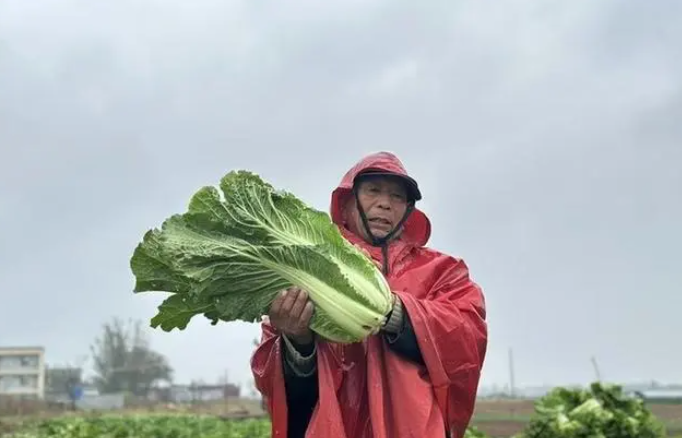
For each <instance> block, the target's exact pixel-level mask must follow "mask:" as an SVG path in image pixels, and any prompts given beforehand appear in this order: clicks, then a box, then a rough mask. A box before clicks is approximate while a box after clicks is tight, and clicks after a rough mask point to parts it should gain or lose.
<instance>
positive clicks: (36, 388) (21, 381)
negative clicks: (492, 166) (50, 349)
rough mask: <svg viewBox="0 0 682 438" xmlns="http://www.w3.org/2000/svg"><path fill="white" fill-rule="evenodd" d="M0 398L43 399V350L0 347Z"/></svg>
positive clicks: (38, 348)
mask: <svg viewBox="0 0 682 438" xmlns="http://www.w3.org/2000/svg"><path fill="white" fill-rule="evenodd" d="M0 396H19V397H22V398H29V399H42V398H44V396H45V350H44V349H43V348H42V347H0Z"/></svg>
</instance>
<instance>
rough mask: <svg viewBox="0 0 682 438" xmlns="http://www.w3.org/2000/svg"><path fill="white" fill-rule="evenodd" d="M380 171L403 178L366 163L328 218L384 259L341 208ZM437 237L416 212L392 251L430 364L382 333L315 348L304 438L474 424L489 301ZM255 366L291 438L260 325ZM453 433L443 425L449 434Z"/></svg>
mask: <svg viewBox="0 0 682 438" xmlns="http://www.w3.org/2000/svg"><path fill="white" fill-rule="evenodd" d="M367 169H376V170H382V171H388V172H393V173H397V174H401V175H407V173H406V171H405V169H404V168H403V165H402V163H401V162H400V161H399V160H398V158H397V157H395V156H394V155H392V154H390V153H379V154H374V155H371V156H369V157H366V158H365V159H364V160H362V161H361V162H360V163H358V164H357V165H356V166H355V167H353V168H352V169H351V170H350V171H349V172H348V173H347V174H346V175H345V176H344V178H343V180H342V182H341V184H340V186H339V187H338V188H337V189H336V190H335V191H334V192H333V194H332V202H331V216H332V219H333V220H334V222H335V223H336V224H337V225H338V226H339V228H341V231H342V232H343V233H344V236H345V237H346V238H347V239H348V240H350V241H351V242H353V243H357V244H359V245H361V246H362V247H364V248H365V249H366V250H367V251H368V252H369V253H370V254H371V255H372V257H373V258H375V259H376V260H377V261H381V262H382V260H381V257H382V255H381V250H380V248H377V247H373V246H371V245H369V244H367V243H365V242H364V241H362V240H361V239H360V238H359V237H357V236H355V235H353V234H351V233H350V232H349V231H348V230H346V229H345V228H343V226H342V221H341V209H342V207H343V205H344V204H343V203H344V202H345V200H346V199H347V196H349V195H350V194H351V189H352V186H353V180H354V178H355V177H356V176H357V175H358V174H359V173H360V172H362V171H364V170H367ZM430 234H431V226H430V222H429V220H428V218H427V217H426V215H425V214H424V213H423V212H421V211H420V210H418V209H415V210H414V212H413V213H412V215H411V216H410V218H409V219H408V220H407V221H406V222H405V225H404V231H403V233H402V235H401V236H400V238H398V239H397V240H394V241H393V242H391V243H390V246H389V252H388V254H389V256H388V259H389V264H388V266H389V268H390V269H389V274H388V275H387V280H388V282H389V284H390V286H391V288H392V290H393V291H394V292H395V293H396V294H397V295H398V296H399V297H400V299H401V300H402V301H403V305H404V310H405V312H406V313H407V315H409V320H410V322H411V324H412V327H413V330H414V332H415V334H416V338H417V342H418V345H419V349H420V350H421V354H422V357H423V359H424V364H425V365H420V364H417V363H414V362H410V361H407V360H405V359H404V358H402V357H400V356H398V355H397V354H396V353H395V352H393V351H392V350H391V349H390V348H389V346H388V345H387V342H386V340H385V339H384V338H383V337H382V336H381V335H376V336H371V337H370V338H368V339H367V340H366V341H364V342H362V343H356V344H351V345H340V344H333V343H328V342H323V341H318V346H317V378H318V385H319V399H318V400H319V401H318V403H317V405H316V407H315V410H314V412H313V415H312V418H311V420H310V423H309V426H308V429H307V434H306V438H313V437H314V438H408V437H409V438H430V437H438V438H441V437H443V436H445V430H446V428H447V429H449V430H450V431H451V433H452V437H453V438H459V437H462V436H463V435H464V432H465V430H466V427H467V425H468V423H469V420H470V419H471V415H472V413H473V409H474V403H475V399H476V392H477V388H478V383H479V378H480V373H481V368H482V366H483V361H484V358H485V354H486V349H487V325H486V321H485V318H486V310H485V301H484V297H483V294H482V291H481V289H480V288H479V286H478V285H476V284H475V283H474V282H473V281H472V280H471V278H470V277H469V271H468V268H467V266H466V265H465V263H464V262H463V261H462V260H459V259H456V258H453V257H450V256H448V255H445V254H442V253H439V252H437V251H434V250H432V249H428V248H425V247H424V245H425V244H426V243H427V241H428V239H429V237H430ZM262 330H263V337H262V340H261V343H260V345H259V346H258V347H257V349H256V351H255V353H254V355H253V357H252V360H251V368H252V372H253V375H254V378H255V383H256V387H257V388H258V390H259V391H260V392H261V393H262V394H263V396H264V398H265V399H266V400H267V408H268V411H269V413H270V416H271V419H272V436H273V437H280V438H286V436H287V401H286V394H285V386H284V371H283V367H282V356H281V355H282V354H284V344H283V342H282V341H281V338H280V337H279V336H278V333H277V332H276V331H275V329H274V328H273V327H272V326H270V325H268V324H267V323H263V325H262ZM446 425H447V426H446Z"/></svg>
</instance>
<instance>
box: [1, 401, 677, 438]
mask: <svg viewBox="0 0 682 438" xmlns="http://www.w3.org/2000/svg"><path fill="white" fill-rule="evenodd" d="M649 408H650V409H651V410H652V412H653V413H654V414H655V415H656V416H657V417H659V418H660V419H662V420H663V421H665V423H666V424H667V426H668V432H669V436H671V437H678V438H682V405H665V404H652V405H650V406H649ZM532 414H533V405H532V403H531V402H528V401H480V402H479V403H478V404H477V407H476V413H475V416H474V421H473V425H475V426H476V427H478V428H479V429H481V430H482V431H483V432H485V433H487V434H489V435H490V436H492V437H495V438H507V437H510V436H511V435H513V434H515V433H517V432H519V431H521V430H522V429H523V427H524V425H525V423H526V422H527V421H528V418H529V417H530V416H531V415H532ZM41 417H43V418H54V419H57V422H56V423H52V424H53V425H52V426H51V427H49V428H43V429H41V430H29V431H28V432H27V433H26V434H21V435H19V436H20V437H21V438H48V437H49V438H52V437H55V438H56V437H59V438H93V437H98V438H99V437H112V438H113V437H119V436H135V437H138V438H147V437H150V438H151V437H154V438H166V437H169V438H170V437H172V438H184V437H187V438H189V437H195V436H201V437H206V438H214V437H215V438H218V437H220V438H242V437H245V436H248V437H251V438H265V437H269V436H270V435H269V432H270V429H269V423H268V421H267V418H266V417H264V413H263V411H262V410H261V409H260V407H259V403H258V402H255V401H251V400H229V401H225V402H219V403H201V404H194V405H164V406H159V405H157V406H146V407H138V408H134V409H126V410H123V411H119V412H112V413H107V414H83V413H56V412H52V413H43V414H37V413H36V414H33V415H14V416H11V417H10V416H6V415H5V416H1V419H0V436H1V435H2V434H3V432H5V433H9V432H16V431H17V430H22V429H24V427H25V425H26V424H30V423H31V422H32V421H33V420H35V419H38V418H41ZM83 419H85V420H87V421H85V420H83ZM61 420H63V421H61ZM74 420H75V421H74ZM81 420H83V421H81ZM67 430H68V432H67Z"/></svg>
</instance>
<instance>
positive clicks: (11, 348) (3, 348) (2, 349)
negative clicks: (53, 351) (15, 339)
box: [0, 345, 45, 353]
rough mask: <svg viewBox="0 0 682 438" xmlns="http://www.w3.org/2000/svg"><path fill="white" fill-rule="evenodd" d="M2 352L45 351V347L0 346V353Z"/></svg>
mask: <svg viewBox="0 0 682 438" xmlns="http://www.w3.org/2000/svg"><path fill="white" fill-rule="evenodd" d="M3 351H45V347H39V346H31V345H29V346H25V345H22V346H19V345H16V346H5V347H2V346H0V353H1V352H3Z"/></svg>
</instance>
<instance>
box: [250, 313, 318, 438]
mask: <svg viewBox="0 0 682 438" xmlns="http://www.w3.org/2000/svg"><path fill="white" fill-rule="evenodd" d="M261 328H262V337H261V342H260V344H259V345H258V347H257V348H256V351H255V352H254V354H253V356H252V358H251V371H252V373H253V376H254V382H255V386H256V388H257V389H258V391H259V392H260V393H261V394H262V395H263V398H264V399H265V400H266V401H267V410H268V412H269V414H270V416H271V419H272V424H273V433H282V434H284V431H287V435H282V436H283V438H284V437H285V436H303V434H304V432H305V428H306V427H307V424H308V422H309V420H310V417H311V415H312V412H313V410H314V408H315V405H316V404H317V400H318V379H317V369H316V366H315V363H314V362H315V359H316V357H317V347H315V349H314V350H313V352H312V353H311V354H309V355H308V356H304V355H301V354H300V353H299V352H297V351H296V350H295V348H294V347H293V345H291V343H290V342H287V341H288V340H286V338H285V337H284V336H283V335H281V334H279V333H278V332H277V331H276V330H275V329H274V328H273V327H272V326H271V325H270V324H269V323H268V322H263V323H262V325H261ZM288 349H292V351H290V350H288ZM296 353H297V354H298V355H299V356H297V355H296ZM311 360H312V362H313V366H312V367H310V363H309V362H310V361H311ZM306 367H308V368H307V369H306Z"/></svg>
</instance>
